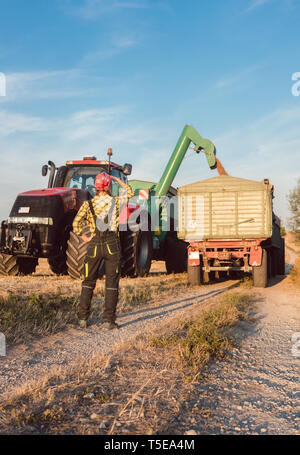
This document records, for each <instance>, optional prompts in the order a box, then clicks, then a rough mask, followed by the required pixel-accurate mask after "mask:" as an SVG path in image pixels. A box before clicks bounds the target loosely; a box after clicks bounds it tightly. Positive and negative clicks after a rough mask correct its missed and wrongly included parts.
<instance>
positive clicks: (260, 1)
mask: <svg viewBox="0 0 300 455" xmlns="http://www.w3.org/2000/svg"><path fill="white" fill-rule="evenodd" d="M270 1H272V0H252V2H251V3H250V5H249V6H248V8H247V9H246V10H245V13H248V12H250V11H253V10H255V9H257V8H259V7H261V6H263V5H265V4H266V3H269V2H270Z"/></svg>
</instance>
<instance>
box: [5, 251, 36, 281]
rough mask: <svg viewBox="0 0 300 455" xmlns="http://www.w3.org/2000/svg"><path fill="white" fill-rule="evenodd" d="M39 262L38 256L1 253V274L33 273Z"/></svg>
mask: <svg viewBox="0 0 300 455" xmlns="http://www.w3.org/2000/svg"><path fill="white" fill-rule="evenodd" d="M37 264H38V259H37V258H26V257H19V256H12V255H10V254H2V253H0V275H5V276H18V275H31V274H32V273H34V272H35V269H36V266H37Z"/></svg>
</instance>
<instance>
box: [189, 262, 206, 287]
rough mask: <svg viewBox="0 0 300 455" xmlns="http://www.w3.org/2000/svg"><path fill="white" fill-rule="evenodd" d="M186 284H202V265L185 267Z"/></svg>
mask: <svg viewBox="0 0 300 455" xmlns="http://www.w3.org/2000/svg"><path fill="white" fill-rule="evenodd" d="M187 271H188V282H189V283H190V284H192V285H194V286H200V285H201V284H202V283H203V270H202V265H201V264H200V265H189V263H188V265H187Z"/></svg>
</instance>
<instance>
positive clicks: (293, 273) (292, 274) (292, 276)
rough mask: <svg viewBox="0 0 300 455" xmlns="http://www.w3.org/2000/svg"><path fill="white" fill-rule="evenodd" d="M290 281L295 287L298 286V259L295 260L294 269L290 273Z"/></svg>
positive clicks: (299, 272)
mask: <svg viewBox="0 0 300 455" xmlns="http://www.w3.org/2000/svg"><path fill="white" fill-rule="evenodd" d="M290 279H291V281H292V282H293V283H294V284H295V285H296V286H300V257H298V258H297V259H296V261H295V264H294V267H293V268H292V270H291V271H290Z"/></svg>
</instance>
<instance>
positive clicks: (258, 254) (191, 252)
mask: <svg viewBox="0 0 300 455" xmlns="http://www.w3.org/2000/svg"><path fill="white" fill-rule="evenodd" d="M265 240H266V239H265V238H260V239H247V240H246V239H242V240H241V239H239V240H222V239H220V240H201V241H190V242H189V247H188V263H189V266H199V265H202V269H203V270H204V271H205V272H210V271H234V270H236V271H238V270H241V271H244V272H251V270H252V267H253V266H260V265H261V261H262V247H261V243H262V242H263V241H265Z"/></svg>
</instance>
